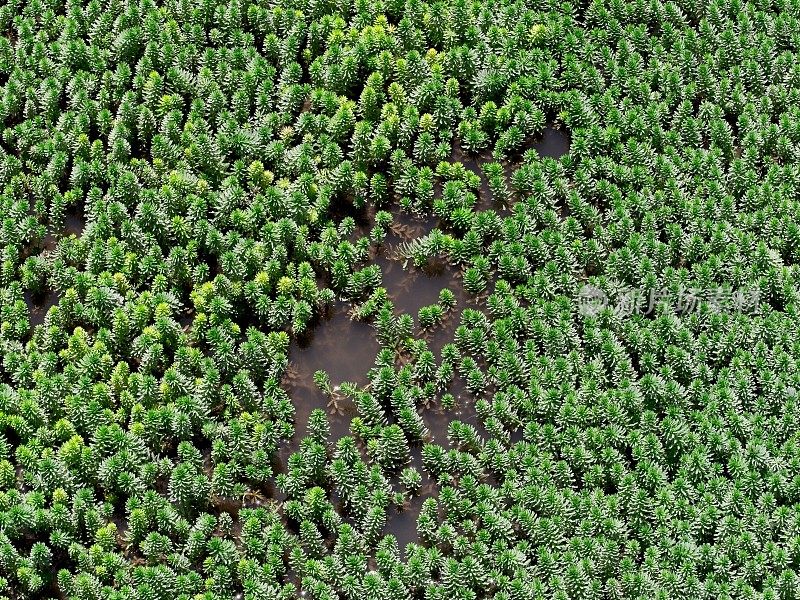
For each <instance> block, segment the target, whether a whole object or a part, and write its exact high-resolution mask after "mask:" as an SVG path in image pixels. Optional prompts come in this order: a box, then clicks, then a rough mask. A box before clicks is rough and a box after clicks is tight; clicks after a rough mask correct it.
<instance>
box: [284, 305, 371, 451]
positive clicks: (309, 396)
mask: <svg viewBox="0 0 800 600" xmlns="http://www.w3.org/2000/svg"><path fill="white" fill-rule="evenodd" d="M379 349H380V346H379V345H378V342H377V340H376V339H375V333H374V330H373V328H372V326H371V325H370V324H368V323H363V322H360V321H354V320H352V319H350V316H349V314H348V305H347V304H345V303H343V302H342V303H337V304H336V305H335V306H334V307H333V308H332V309H331V312H330V314H329V315H328V316H327V318H326V319H323V320H322V321H321V322H320V323H319V324H317V325H316V326H315V327H314V328H313V329H312V330H310V331H309V333H308V334H307V335H306V336H303V337H302V338H295V339H294V340H292V343H291V344H290V346H289V367H288V368H287V372H286V376H285V377H284V389H286V391H287V393H288V394H289V397H290V398H291V399H292V403H293V404H294V406H295V410H296V411H297V412H296V415H295V437H298V436H299V437H300V438H301V439H302V437H304V436H305V434H306V424H307V423H308V415H309V414H310V413H311V411H312V410H314V409H315V408H321V409H323V410H325V412H326V413H327V414H328V421H329V423H330V426H331V441H333V442H335V441H336V440H337V439H339V438H340V437H342V436H345V435H349V425H350V420H351V419H352V418H353V417H355V416H356V411H355V406H354V405H353V403H352V401H350V400H349V399H345V398H341V397H340V395H339V394H338V393H334V396H333V398H329V397H328V396H326V395H325V394H324V393H323V392H322V391H321V390H320V389H319V388H318V387H317V386H316V385H315V384H314V373H315V372H316V371H319V370H324V371H326V372H327V373H328V375H329V376H330V379H331V387H332V388H333V390H334V392H336V391H337V390H338V386H339V385H340V384H341V383H342V382H345V381H349V382H352V383H356V384H358V385H360V386H363V385H366V384H367V383H368V382H369V379H368V378H367V371H368V370H369V369H370V368H371V367H372V365H373V364H374V362H375V356H376V355H377V353H378V350H379Z"/></svg>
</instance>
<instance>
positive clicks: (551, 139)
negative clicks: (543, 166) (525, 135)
mask: <svg viewBox="0 0 800 600" xmlns="http://www.w3.org/2000/svg"><path fill="white" fill-rule="evenodd" d="M569 143H570V139H569V133H567V132H566V131H565V130H564V129H555V128H553V127H547V128H546V129H545V130H544V132H543V133H542V135H541V137H539V138H538V139H535V140H533V141H531V142H530V143H528V144H526V145H525V149H526V150H528V149H530V148H533V149H534V150H536V152H537V153H538V154H539V156H540V157H542V158H544V157H549V158H561V157H562V156H564V155H565V154H567V153H568V152H569Z"/></svg>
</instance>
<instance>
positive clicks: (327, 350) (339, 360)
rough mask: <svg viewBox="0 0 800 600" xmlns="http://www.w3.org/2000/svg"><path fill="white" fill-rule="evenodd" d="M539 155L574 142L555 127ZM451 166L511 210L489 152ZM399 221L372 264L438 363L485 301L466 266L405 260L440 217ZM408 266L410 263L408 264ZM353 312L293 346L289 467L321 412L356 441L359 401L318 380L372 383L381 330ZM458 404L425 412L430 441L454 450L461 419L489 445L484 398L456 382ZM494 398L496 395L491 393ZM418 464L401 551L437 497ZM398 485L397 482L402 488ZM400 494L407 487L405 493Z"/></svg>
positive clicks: (398, 215) (360, 226)
mask: <svg viewBox="0 0 800 600" xmlns="http://www.w3.org/2000/svg"><path fill="white" fill-rule="evenodd" d="M528 149H535V150H536V152H537V153H538V155H539V156H540V157H542V158H545V157H550V158H559V157H561V156H563V155H564V154H566V153H567V152H568V151H569V136H568V134H567V133H566V132H564V131H563V130H559V129H553V128H547V129H545V131H544V132H543V134H542V136H541V137H540V138H538V139H535V140H532V141H531V142H530V143H528V144H526V146H525V147H524V148H523V150H528ZM451 160H452V161H454V162H456V161H457V162H461V163H462V164H464V166H465V167H466V168H468V169H470V170H471V171H473V172H474V173H475V174H477V175H478V176H480V178H481V186H480V188H479V189H478V190H476V195H477V196H478V200H477V203H476V205H475V207H474V209H475V210H478V211H483V210H495V211H497V212H498V213H500V214H501V215H505V214H508V213H509V212H510V208H511V207H510V206H506V205H503V204H502V203H498V202H496V201H495V200H494V199H493V197H492V193H491V190H490V189H489V186H488V182H487V181H486V177H485V176H484V175H483V172H482V170H481V165H482V164H483V163H484V162H487V161H492V160H493V159H492V157H491V155H490V154H488V153H484V154H480V155H477V156H472V155H469V154H467V153H465V152H464V151H463V150H462V149H461V148H460V146H459V145H458V143H456V146H455V147H454V151H453V155H452V157H451ZM518 160H519V157H516V159H512V160H511V161H504V167H505V172H506V176H507V177H509V176H510V174H511V173H513V171H514V169H515V168H516V166H517V164H518ZM384 209H385V210H388V211H390V212H391V213H392V215H393V222H392V225H391V226H390V228H389V231H388V232H387V235H386V238H385V240H384V242H383V243H382V244H381V245H380V246H379V247H377V248H374V249H373V252H372V256H371V262H372V263H374V264H378V265H379V266H380V268H381V271H382V285H383V287H385V288H386V290H387V292H388V295H389V297H390V298H391V300H392V303H393V304H394V307H395V313H396V314H401V313H406V314H410V315H411V316H413V317H414V320H415V323H416V324H417V327H416V331H415V335H416V336H418V337H420V338H422V339H425V340H426V341H427V342H428V347H429V348H430V349H431V350H432V351H433V352H434V354H435V355H436V356H437V358H440V356H441V349H442V347H443V346H444V345H445V344H446V343H449V342H452V340H453V334H454V332H455V329H456V327H458V325H459V324H460V322H461V312H462V311H463V309H464V308H467V307H469V308H475V309H482V308H484V307H485V305H484V299H485V295H484V296H482V297H479V298H475V297H473V296H471V295H470V294H467V293H466V292H465V291H464V288H463V285H462V279H461V272H460V269H459V268H456V267H454V266H453V265H450V264H448V263H447V262H446V261H445V260H444V259H442V258H441V257H437V258H433V259H432V260H431V261H429V263H428V265H426V266H425V267H424V268H416V267H414V266H413V265H412V264H411V261H407V262H406V261H404V259H402V258H399V257H398V254H397V249H398V245H400V244H402V243H403V242H407V241H410V240H413V239H416V238H420V237H423V236H425V235H427V234H429V233H430V232H431V231H432V230H433V229H434V228H437V227H443V225H442V223H441V222H440V221H439V219H438V218H437V217H435V216H419V215H414V214H409V213H407V212H404V211H402V210H400V207H399V206H398V205H397V204H393V205H390V206H388V207H385V208H384ZM331 214H332V216H333V220H334V221H335V222H339V221H340V220H341V219H342V218H344V217H345V216H351V217H353V218H354V220H355V222H356V230H355V232H354V237H355V238H356V239H357V238H359V237H363V236H367V235H369V232H370V230H371V229H372V227H373V226H374V223H375V221H374V216H375V208H374V207H368V208H365V209H359V210H353V209H352V207H351V206H347V203H346V202H344V203H341V202H340V203H339V204H336V205H335V206H333V207H332V212H331ZM404 262H406V264H405V266H404ZM444 288H448V289H450V290H451V291H452V292H453V294H454V295H455V297H456V301H457V304H456V307H455V309H453V310H452V311H450V312H448V313H446V315H445V318H444V320H443V322H442V323H441V324H439V325H437V326H436V327H433V328H432V329H431V330H428V331H423V330H422V329H421V328H419V326H418V323H417V313H418V311H419V309H420V308H422V307H423V306H428V305H431V304H436V303H437V302H438V299H439V292H440V291H441V290H442V289H444ZM348 308H349V307H348V306H347V305H346V304H344V303H339V304H337V305H336V306H335V307H334V308H333V310H332V313H331V315H329V317H328V318H327V319H324V320H322V321H321V322H320V323H319V324H318V325H317V326H316V327H314V329H313V330H312V331H311V332H310V334H309V335H308V336H306V337H305V338H304V339H300V340H298V339H295V340H293V341H292V343H291V346H290V350H289V368H288V370H287V376H286V377H285V379H284V388H285V389H286V390H287V392H288V393H289V395H290V397H291V398H292V401H293V403H294V405H295V408H296V411H297V413H296V421H295V428H296V431H295V436H294V438H293V439H292V440H291V442H290V443H289V444H287V445H286V446H287V447H286V448H284V449H282V451H281V459H282V463H283V464H284V465H285V464H286V459H288V456H289V454H291V452H293V451H296V450H297V449H298V447H299V442H300V440H301V439H302V438H303V437H304V436H305V435H306V425H307V422H308V416H309V414H310V412H311V411H312V410H313V409H315V408H321V409H323V410H325V411H326V413H327V414H328V419H329V423H330V427H331V434H330V438H329V441H330V442H331V443H335V441H336V440H337V439H339V438H340V437H342V436H345V435H350V432H349V424H350V421H351V419H352V418H353V417H355V416H356V415H357V412H356V409H355V406H354V405H353V403H352V401H350V400H348V399H343V398H341V397H338V395H337V394H334V396H333V398H329V397H328V396H326V395H325V394H324V393H323V392H321V391H320V390H319V389H317V387H316V385H314V382H313V375H314V372H315V371H317V370H324V371H326V372H327V373H328V374H329V375H330V379H331V385H332V386H333V387H334V389H336V386H338V385H339V384H341V383H342V382H343V381H350V382H353V383H356V384H358V385H362V386H363V385H366V384H367V383H368V378H367V371H368V370H369V369H370V368H371V367H372V365H373V364H374V360H375V356H376V354H377V352H378V350H379V345H378V343H377V341H376V338H375V334H374V330H373V328H372V326H371V325H369V324H367V323H362V322H359V321H353V320H351V319H350V318H349V315H348ZM449 392H450V393H452V394H453V396H454V397H455V400H456V404H455V406H454V407H453V408H452V409H445V408H443V407H442V406H441V403H440V402H439V401H438V400H437V401H436V402H434V403H433V405H432V406H431V407H429V408H427V409H422V410H421V414H422V417H423V420H424V421H425V424H426V426H427V427H428V429H429V431H430V438H429V440H428V441H430V442H432V443H436V444H439V445H441V446H443V447H445V448H449V447H450V444H449V441H448V439H447V431H448V427H449V424H450V423H451V422H452V421H454V420H459V421H461V422H463V423H467V424H470V425H472V426H473V427H475V428H476V430H477V432H478V434H479V435H480V436H481V437H482V438H483V439H484V440H486V439H488V437H489V436H488V433H487V432H486V430H485V428H484V427H483V425H482V423H481V422H480V419H479V418H478V415H477V413H476V410H475V401H476V398H475V396H474V395H473V394H471V393H470V392H469V391H468V390H467V389H466V387H465V385H464V382H463V381H462V380H460V379H459V378H458V377H456V379H455V381H454V382H453V384H452V385H451V388H450V390H449ZM486 394H487V395H491V390H490V389H487V391H486ZM521 439H522V430H521V429H519V430H517V431H515V432H513V434H512V439H511V442H512V443H515V442H518V441H520V440H521ZM411 455H412V460H411V464H412V465H413V466H415V467H416V468H417V470H418V471H419V472H420V473H421V474H422V477H423V481H422V488H421V491H420V494H419V495H418V496H415V497H414V498H412V499H410V500H409V501H407V502H406V503H405V505H404V507H403V508H402V509H399V510H394V509H390V510H389V511H388V515H387V517H388V520H387V525H386V533H391V534H392V535H394V536H395V537H396V539H397V541H398V545H399V547H400V550H401V552H403V553H404V554H405V552H404V551H405V547H406V545H407V544H409V543H419V539H418V535H417V528H416V522H417V518H418V516H419V512H420V509H421V507H422V503H423V502H424V501H425V499H426V498H429V497H432V496H435V495H436V485H435V483H434V482H433V481H432V480H431V479H430V478H429V477H428V475H427V473H426V471H425V469H424V468H423V467H422V460H421V446H413V447H412V448H411ZM395 484H397V482H395ZM397 489H399V487H397Z"/></svg>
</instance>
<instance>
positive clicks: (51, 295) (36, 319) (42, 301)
mask: <svg viewBox="0 0 800 600" xmlns="http://www.w3.org/2000/svg"><path fill="white" fill-rule="evenodd" d="M58 301H59V295H58V292H54V291H52V290H48V291H47V292H45V293H42V294H31V293H30V292H25V304H27V305H28V314H29V319H30V323H31V327H35V326H36V325H41V324H42V323H44V318H45V316H47V311H49V310H50V307H51V306H55V305H56V304H58Z"/></svg>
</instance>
